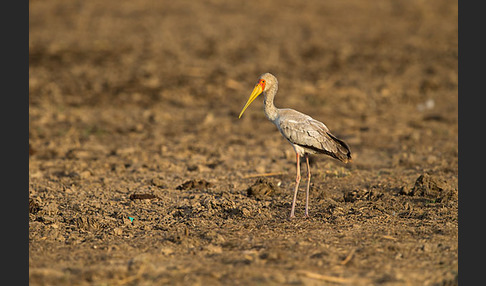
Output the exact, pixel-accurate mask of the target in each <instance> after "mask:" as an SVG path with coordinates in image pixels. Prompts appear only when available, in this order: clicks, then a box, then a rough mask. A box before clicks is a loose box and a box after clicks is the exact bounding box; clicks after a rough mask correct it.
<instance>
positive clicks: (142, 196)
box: [129, 194, 159, 200]
mask: <svg viewBox="0 0 486 286" xmlns="http://www.w3.org/2000/svg"><path fill="white" fill-rule="evenodd" d="M129 198H130V200H152V199H158V198H159V197H157V196H156V195H154V194H131V195H130V197H129Z"/></svg>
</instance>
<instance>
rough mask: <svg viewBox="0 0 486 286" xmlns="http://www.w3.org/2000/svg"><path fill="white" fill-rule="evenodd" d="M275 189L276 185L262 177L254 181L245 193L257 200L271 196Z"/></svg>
mask: <svg viewBox="0 0 486 286" xmlns="http://www.w3.org/2000/svg"><path fill="white" fill-rule="evenodd" d="M276 190H277V187H275V186H274V184H273V183H271V182H269V181H267V180H265V179H263V178H258V179H257V180H256V181H255V183H254V184H253V185H251V186H250V187H249V188H248V189H247V190H246V194H247V195H248V196H249V197H254V198H256V199H257V200H266V199H268V198H270V197H272V196H273V195H274V193H275V191H276Z"/></svg>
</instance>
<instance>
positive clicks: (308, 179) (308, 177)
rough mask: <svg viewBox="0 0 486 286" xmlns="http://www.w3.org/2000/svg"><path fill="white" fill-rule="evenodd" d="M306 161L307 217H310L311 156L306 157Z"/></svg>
mask: <svg viewBox="0 0 486 286" xmlns="http://www.w3.org/2000/svg"><path fill="white" fill-rule="evenodd" d="M305 161H306V163H307V189H306V191H305V217H309V188H310V178H311V172H310V165H309V156H308V155H307V154H306V155H305Z"/></svg>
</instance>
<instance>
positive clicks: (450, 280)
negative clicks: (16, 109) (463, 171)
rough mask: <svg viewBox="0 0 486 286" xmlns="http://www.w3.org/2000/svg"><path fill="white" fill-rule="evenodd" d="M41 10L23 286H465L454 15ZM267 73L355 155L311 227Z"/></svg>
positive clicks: (316, 169) (329, 5)
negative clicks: (26, 281) (270, 106)
mask: <svg viewBox="0 0 486 286" xmlns="http://www.w3.org/2000/svg"><path fill="white" fill-rule="evenodd" d="M29 6H30V7H29V8H30V9H29V28H30V33H29V91H30V96H29V278H30V283H31V285H235V284H236V285H254V284H259V285H282V284H292V285H322V284H341V285H454V284H457V282H458V199H457V196H458V105H457V101H458V24H457V20H458V7H457V1H419V0H411V1H357V0H356V1H348V0H345V1H317V0H311V1H286V0H285V1H259V2H253V1H217V0H212V1H145V0H142V1H119V0H117V1H113V0H108V1H91V0H88V1H60V0H53V1H30V2H29ZM264 72H271V73H273V74H275V75H276V76H277V77H278V79H279V83H280V88H279V93H278V94H277V97H276V105H277V106H278V107H290V108H294V109H296V110H299V111H301V112H304V113H307V114H309V115H311V116H312V117H314V118H316V119H318V120H321V121H323V122H324V123H326V125H327V126H328V127H329V128H330V129H331V131H332V132H333V134H335V135H336V136H338V137H339V138H342V139H343V140H345V141H346V142H347V143H348V144H349V145H350V147H351V150H352V154H353V162H352V163H350V164H346V165H344V164H342V163H341V162H339V161H337V160H334V159H332V158H330V157H326V156H313V157H312V159H311V167H312V184H311V197H310V217H309V218H308V219H306V218H304V205H305V204H304V188H305V180H303V182H304V183H302V184H301V191H300V192H299V195H298V202H297V208H296V218H295V219H291V220H290V219H289V218H288V216H289V213H290V203H291V201H292V192H293V187H294V184H295V155H294V153H293V150H292V148H291V146H290V145H289V144H288V143H287V142H286V140H285V139H284V138H282V137H281V135H280V134H279V132H278V131H277V129H276V128H275V126H274V125H273V124H272V123H271V122H269V121H268V120H267V119H266V118H265V116H264V114H263V112H262V107H261V104H262V99H261V98H259V99H257V100H256V101H255V102H254V103H253V104H252V105H251V106H250V108H249V109H248V110H247V111H246V112H245V114H244V116H243V117H242V118H241V119H238V114H239V112H240V111H241V108H242V107H243V105H244V104H245V102H246V100H247V98H248V96H249V93H250V92H251V89H252V88H253V86H254V84H255V83H256V81H257V79H258V76H259V75H260V74H262V73H264ZM302 168H303V169H302V171H303V174H302V176H303V177H304V179H305V164H303V165H302Z"/></svg>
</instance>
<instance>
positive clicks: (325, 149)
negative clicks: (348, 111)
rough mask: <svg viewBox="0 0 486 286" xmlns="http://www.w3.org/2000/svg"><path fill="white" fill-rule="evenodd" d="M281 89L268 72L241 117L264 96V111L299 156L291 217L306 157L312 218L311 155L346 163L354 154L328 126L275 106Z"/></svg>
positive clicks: (258, 84)
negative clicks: (309, 155) (302, 159)
mask: <svg viewBox="0 0 486 286" xmlns="http://www.w3.org/2000/svg"><path fill="white" fill-rule="evenodd" d="M277 90H278V81H277V78H276V77H275V76H274V75H272V74H270V73H265V74H263V75H261V76H260V79H259V81H258V83H257V84H256V86H255V88H254V89H253V92H252V93H251V95H250V98H249V99H248V101H247V103H246V105H245V107H244V108H243V110H242V111H241V113H240V117H241V116H242V115H243V112H245V110H246V108H247V107H248V106H249V105H250V104H251V103H252V102H253V100H255V99H256V98H257V97H258V96H259V95H260V94H262V93H263V96H264V99H263V111H264V113H265V116H266V117H267V118H268V119H269V120H270V121H272V122H273V124H275V126H277V128H278V130H279V131H280V133H281V134H282V136H283V137H284V138H285V139H287V140H288V141H289V142H290V144H291V145H292V147H293V148H294V150H295V153H296V160H297V177H296V184H295V190H294V199H293V201H292V209H291V211H290V217H294V216H295V215H294V213H295V201H296V199H297V191H298V188H299V183H300V160H299V158H300V157H305V159H306V163H307V189H306V205H305V216H306V217H307V216H309V212H308V206H309V187H310V166H309V157H308V154H326V155H329V156H331V157H333V158H335V159H338V160H340V161H342V162H344V163H347V162H349V161H351V151H350V149H349V146H348V145H347V144H346V143H345V142H344V141H342V140H341V139H338V138H337V137H336V136H334V135H333V134H332V133H331V132H330V131H329V128H327V126H326V125H325V124H324V123H322V122H320V121H317V120H315V119H314V118H312V117H310V116H309V115H306V114H303V113H301V112H298V111H296V110H293V109H288V108H285V109H278V108H276V107H275V105H274V103H273V100H274V98H275V95H276V94H277Z"/></svg>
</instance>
